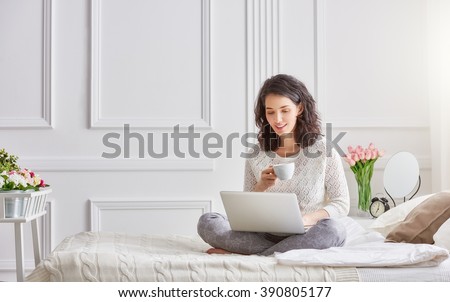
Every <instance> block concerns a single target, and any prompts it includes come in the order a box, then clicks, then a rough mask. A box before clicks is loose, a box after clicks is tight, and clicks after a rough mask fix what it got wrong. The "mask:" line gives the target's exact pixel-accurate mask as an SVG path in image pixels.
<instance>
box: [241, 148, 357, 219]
mask: <svg viewBox="0 0 450 302" xmlns="http://www.w3.org/2000/svg"><path fill="white" fill-rule="evenodd" d="M307 152H308V153H309V154H308V153H307ZM329 152H330V156H329V157H328V156H327V152H326V141H325V140H324V139H322V140H317V141H316V143H315V144H314V145H312V146H310V147H308V148H306V149H302V150H300V152H299V153H298V154H296V155H294V156H291V157H281V156H279V155H277V154H276V153H275V152H267V153H266V152H264V151H260V152H259V153H258V155H256V156H255V157H253V158H249V159H247V160H246V163H245V177H244V179H245V180H244V191H253V189H254V187H255V185H256V183H257V182H258V180H259V179H260V177H261V171H262V170H264V169H266V168H267V167H269V166H270V165H275V164H279V163H285V162H293V161H294V162H295V172H294V176H293V177H292V178H291V179H289V180H279V179H277V181H276V183H275V185H274V186H272V187H270V188H269V189H267V192H287V193H295V194H296V195H297V199H298V203H299V206H300V210H301V212H302V213H303V214H306V213H311V212H314V211H317V210H319V209H324V210H326V211H327V212H328V214H329V215H330V217H340V216H345V215H347V214H348V212H349V209H350V198H349V192H348V186H347V180H346V178H345V174H344V168H343V167H342V160H341V158H340V157H339V154H338V153H337V151H336V150H335V149H331V150H330V151H329ZM319 154H320V155H319ZM311 155H314V158H313V156H311Z"/></svg>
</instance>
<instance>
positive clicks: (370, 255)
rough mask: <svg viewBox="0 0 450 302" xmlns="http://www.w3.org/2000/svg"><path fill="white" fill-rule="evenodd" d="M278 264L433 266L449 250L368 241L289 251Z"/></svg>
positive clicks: (421, 245)
mask: <svg viewBox="0 0 450 302" xmlns="http://www.w3.org/2000/svg"><path fill="white" fill-rule="evenodd" d="M275 257H276V258H277V260H278V263H280V264H288V265H292V264H297V265H310V266H354V267H426V266H436V265H438V264H439V263H441V262H442V261H444V260H445V259H447V258H448V257H449V252H448V250H446V249H444V248H440V247H438V246H434V245H430V244H412V243H384V242H369V243H361V244H357V245H352V246H344V247H332V248H329V249H325V250H313V249H303V250H292V251H288V252H285V253H279V254H276V255H275Z"/></svg>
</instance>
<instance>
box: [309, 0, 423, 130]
mask: <svg viewBox="0 0 450 302" xmlns="http://www.w3.org/2000/svg"><path fill="white" fill-rule="evenodd" d="M326 22H327V20H326V1H325V0H315V44H316V45H315V48H316V59H315V68H316V71H315V72H316V79H315V80H316V91H315V95H316V100H317V102H318V108H319V111H320V113H321V115H322V117H323V118H322V121H323V123H324V124H325V123H332V124H333V127H335V128H346V129H355V128H395V129H403V128H406V129H409V128H415V129H427V128H429V123H428V122H427V121H424V120H418V119H413V118H407V117H404V116H400V117H380V118H376V117H375V118H373V117H370V118H368V117H339V116H333V115H332V113H331V112H328V111H327V102H328V96H327V93H326V91H327V89H326V88H327V82H326V66H327V60H326V52H327V49H328V48H327V45H326V38H327V32H326Z"/></svg>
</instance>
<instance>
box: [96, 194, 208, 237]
mask: <svg viewBox="0 0 450 302" xmlns="http://www.w3.org/2000/svg"><path fill="white" fill-rule="evenodd" d="M89 202H90V206H91V231H94V232H98V231H108V230H105V229H103V220H104V219H106V218H107V215H108V214H110V215H112V216H114V217H117V214H119V215H121V214H124V215H127V214H128V212H132V211H136V212H135V214H136V213H140V214H144V215H145V217H147V218H146V219H145V220H146V221H139V222H138V223H139V224H142V226H144V225H145V224H146V223H147V224H150V225H151V224H152V223H154V224H155V225H154V226H155V228H158V230H159V229H160V228H159V225H158V224H159V223H161V222H162V221H164V223H167V224H174V225H176V224H177V223H176V222H177V221H173V215H180V214H181V215H184V213H186V215H188V213H187V212H192V211H195V212H196V213H198V215H196V216H195V217H196V218H198V217H200V215H202V214H204V213H207V212H210V211H211V200H192V199H189V200H181V199H180V200H178V199H177V200H175V199H171V200H168V199H152V200H149V199H136V198H122V199H119V198H114V199H112V198H98V199H97V198H92V199H90V200H89ZM152 213H156V215H157V216H158V218H159V219H160V221H159V222H157V221H154V222H153V221H150V220H151V218H150V217H151V216H152V215H151V214H152ZM124 217H125V216H124ZM154 217H156V216H154ZM175 217H176V216H175ZM171 218H172V219H171ZM125 219H126V217H125ZM136 219H138V218H136ZM189 223H190V224H191V225H190V226H184V225H176V226H175V227H177V228H181V229H183V228H185V227H191V228H193V227H194V228H195V226H196V225H197V220H195V221H193V222H192V221H190V222H189ZM158 230H149V229H145V227H143V228H142V229H141V228H140V227H139V229H138V230H135V231H136V232H142V233H144V232H147V233H151V232H159V231H158Z"/></svg>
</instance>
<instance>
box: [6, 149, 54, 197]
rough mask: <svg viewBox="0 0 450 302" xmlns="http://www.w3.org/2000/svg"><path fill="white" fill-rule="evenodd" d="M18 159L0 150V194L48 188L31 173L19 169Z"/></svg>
mask: <svg viewBox="0 0 450 302" xmlns="http://www.w3.org/2000/svg"><path fill="white" fill-rule="evenodd" d="M17 159H18V157H17V156H14V155H9V154H8V153H7V152H6V151H5V150H4V149H1V150H0V172H1V173H0V192H5V191H12V190H21V191H27V190H34V191H38V190H39V189H40V188H45V187H48V185H47V184H46V183H45V181H44V180H43V179H42V178H41V177H40V176H39V175H38V174H36V173H34V172H33V171H30V170H28V169H21V168H20V167H19V166H18V165H17V163H16V161H17Z"/></svg>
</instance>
